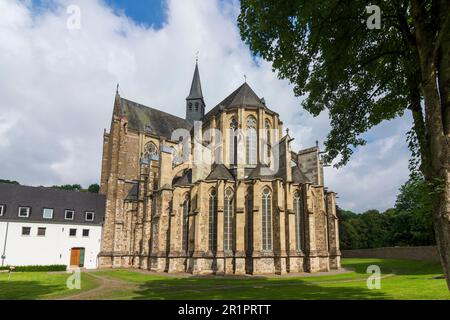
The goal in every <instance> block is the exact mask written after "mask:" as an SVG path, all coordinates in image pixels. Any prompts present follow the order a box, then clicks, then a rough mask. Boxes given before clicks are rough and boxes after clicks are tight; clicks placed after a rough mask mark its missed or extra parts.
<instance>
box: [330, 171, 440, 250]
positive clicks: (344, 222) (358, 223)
mask: <svg viewBox="0 0 450 320" xmlns="http://www.w3.org/2000/svg"><path fill="white" fill-rule="evenodd" d="M429 190H430V188H429V187H428V185H427V183H426V182H425V180H424V179H423V178H421V177H420V176H413V177H412V178H411V179H410V180H409V181H408V182H406V183H405V184H404V185H403V186H402V187H401V188H400V193H399V195H398V197H397V202H396V205H395V208H393V209H388V210H386V211H385V212H383V213H380V212H378V211H377V210H369V211H366V212H364V213H362V214H360V215H358V214H355V213H353V212H351V211H345V210H342V209H340V208H338V211H337V214H338V217H339V219H340V220H339V223H340V225H339V228H340V229H339V236H340V241H341V248H342V249H366V248H379V247H391V246H421V245H434V244H435V237H434V232H433V219H432V213H431V210H432V209H431V200H430V199H431V197H430V192H429Z"/></svg>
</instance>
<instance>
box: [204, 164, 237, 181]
mask: <svg viewBox="0 0 450 320" xmlns="http://www.w3.org/2000/svg"><path fill="white" fill-rule="evenodd" d="M206 180H234V177H233V175H232V174H231V172H230V171H229V170H228V169H227V167H225V166H224V165H223V164H215V165H214V166H213V169H212V170H211V173H210V174H209V176H208V177H207V178H206Z"/></svg>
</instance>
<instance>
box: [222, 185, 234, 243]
mask: <svg viewBox="0 0 450 320" xmlns="http://www.w3.org/2000/svg"><path fill="white" fill-rule="evenodd" d="M233 207H234V206H233V191H232V190H231V189H228V190H227V191H226V192H225V203H224V208H223V219H224V221H223V228H224V230H223V250H224V251H231V250H233V210H234V209H233Z"/></svg>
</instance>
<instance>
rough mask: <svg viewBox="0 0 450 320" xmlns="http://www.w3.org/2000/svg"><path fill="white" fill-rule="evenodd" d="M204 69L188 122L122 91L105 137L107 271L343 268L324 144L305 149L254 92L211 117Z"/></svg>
mask: <svg viewBox="0 0 450 320" xmlns="http://www.w3.org/2000/svg"><path fill="white" fill-rule="evenodd" d="M206 109H207V108H206V104H205V101H204V98H203V93H202V88H201V82H200V74H199V69H198V65H196V67H195V72H194V78H193V81H192V85H191V90H190V93H189V96H188V97H187V99H186V117H185V119H182V118H179V117H177V116H174V115H171V114H169V113H166V112H163V111H160V110H157V109H154V108H149V107H146V106H144V105H141V104H138V103H136V102H133V101H130V100H127V99H124V98H122V97H121V96H120V94H119V92H117V93H116V97H115V103H114V109H113V116H112V122H111V129H110V132H109V133H106V132H105V133H104V142H103V160H102V175H101V189H100V192H101V193H102V194H104V195H106V199H107V203H106V217H105V222H104V231H103V236H102V245H101V253H100V257H99V259H100V266H101V267H103V268H110V267H113V268H115V267H126V268H141V269H148V270H154V271H159V272H170V273H176V272H187V273H193V274H284V273H301V272H318V271H329V270H331V269H339V268H340V251H339V237H338V234H339V233H338V221H337V216H336V194H335V193H334V192H332V191H329V190H327V188H325V186H324V177H323V162H322V160H321V152H320V150H319V148H318V146H315V147H312V148H308V149H306V150H301V151H299V152H295V151H293V150H292V149H291V142H292V140H293V138H291V136H290V135H289V130H287V133H285V132H283V122H282V121H281V119H280V118H279V115H278V114H277V113H276V112H275V111H273V110H271V109H270V108H269V107H268V106H267V105H266V102H265V100H264V98H259V97H258V96H257V95H256V94H255V92H254V91H253V90H252V89H251V88H250V86H249V85H248V84H247V83H244V84H242V85H241V86H240V87H239V88H237V89H236V90H235V91H234V92H233V93H231V94H230V95H229V96H228V97H227V98H225V100H223V101H222V102H221V103H219V104H218V105H217V106H215V107H214V108H212V109H211V110H209V111H208V112H206Z"/></svg>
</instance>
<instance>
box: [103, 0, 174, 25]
mask: <svg viewBox="0 0 450 320" xmlns="http://www.w3.org/2000/svg"><path fill="white" fill-rule="evenodd" d="M104 1H105V2H106V3H107V4H109V5H110V6H111V7H112V8H114V9H115V10H119V11H123V12H125V15H127V16H128V17H130V18H132V19H133V20H134V21H135V22H136V23H138V24H144V25H148V26H153V27H155V28H158V29H159V28H160V27H161V26H162V25H163V23H164V22H165V20H166V14H165V12H166V11H165V5H166V1H165V0H104Z"/></svg>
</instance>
